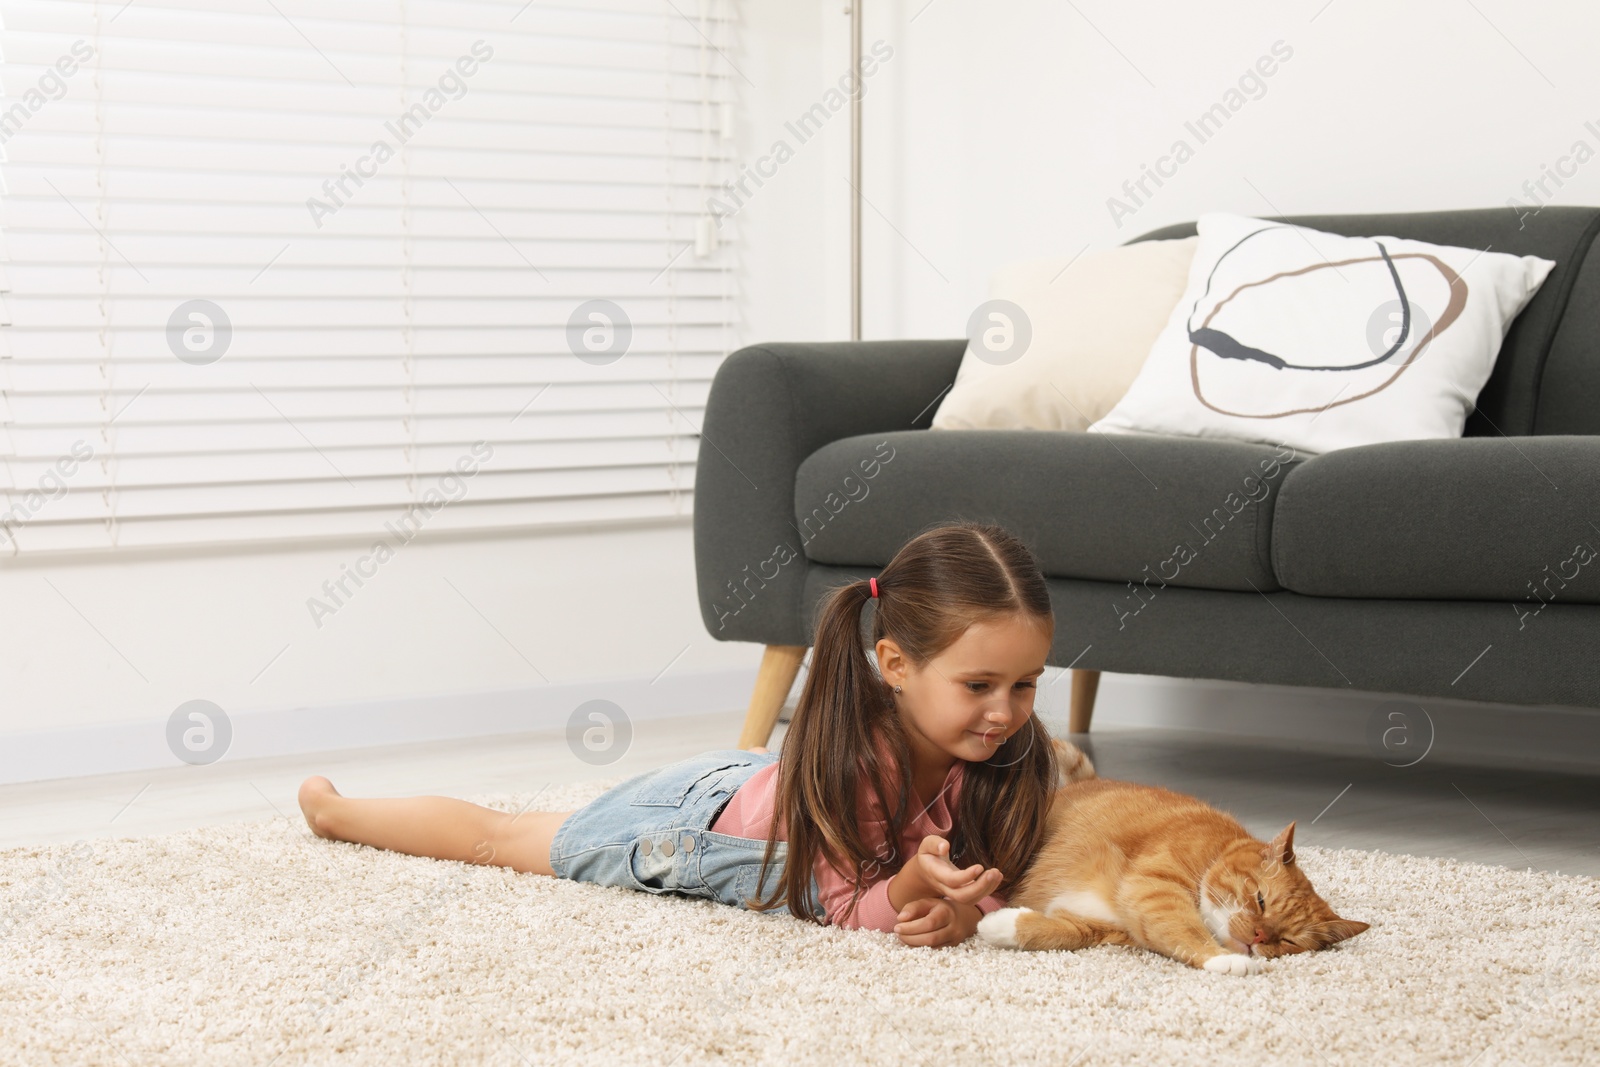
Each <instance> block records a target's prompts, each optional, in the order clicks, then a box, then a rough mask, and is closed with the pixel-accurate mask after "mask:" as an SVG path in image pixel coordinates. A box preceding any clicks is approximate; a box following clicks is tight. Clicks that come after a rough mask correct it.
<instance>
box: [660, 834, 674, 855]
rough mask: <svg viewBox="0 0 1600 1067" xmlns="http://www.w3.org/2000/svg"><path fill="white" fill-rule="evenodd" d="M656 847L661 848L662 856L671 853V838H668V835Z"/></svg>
mask: <svg viewBox="0 0 1600 1067" xmlns="http://www.w3.org/2000/svg"><path fill="white" fill-rule="evenodd" d="M656 847H658V848H659V849H661V854H662V855H663V856H670V855H672V838H670V837H669V838H667V839H666V840H665V841H663V842H661V844H660V845H658V846H656Z"/></svg>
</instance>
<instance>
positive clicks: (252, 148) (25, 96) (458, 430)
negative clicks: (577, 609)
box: [0, 0, 741, 554]
mask: <svg viewBox="0 0 1600 1067" xmlns="http://www.w3.org/2000/svg"><path fill="white" fill-rule="evenodd" d="M732 3H733V0H702V2H700V3H698V4H697V3H695V0H600V2H598V3H588V2H579V0H572V2H571V3H570V4H568V5H567V6H560V5H558V4H554V3H546V2H543V0H536V2H528V3H524V2H523V0H507V2H503V3H502V2H471V0H315V2H312V0H0V16H3V19H4V29H3V31H0V47H3V59H4V67H3V82H4V89H5V99H4V101H3V102H0V142H3V144H4V163H3V177H4V187H3V192H0V209H3V215H0V233H3V239H4V240H3V250H0V255H3V257H4V260H5V262H4V273H3V275H0V289H3V290H4V293H3V294H0V299H3V300H4V303H5V315H4V323H5V325H3V326H0V457H3V463H0V468H3V469H0V487H3V489H4V491H5V493H4V498H3V499H4V504H3V505H0V554H5V553H7V552H30V551H48V550H56V549H104V548H110V547H116V546H133V545H159V544H186V543H200V542H215V541H238V540H254V539H258V538H296V537H307V536H327V535H359V534H364V533H367V532H371V533H373V534H374V535H377V534H380V533H381V532H382V531H384V530H386V529H394V528H396V527H397V526H398V528H401V529H413V530H414V529H420V528H422V527H423V526H424V525H425V526H427V527H428V528H429V529H445V528H485V527H506V526H524V525H528V526H533V525H547V524H566V523H572V522H596V521H611V520H625V519H636V518H645V517H653V516H671V515H681V514H686V513H687V508H688V498H689V495H690V493H691V490H692V480H693V478H692V475H693V464H694V462H695V459H696V455H697V444H698V436H697V435H698V431H699V426H700V418H701V415H702V413H703V410H704V404H705V399H706V395H707V392H708V390H709V387H710V381H711V377H712V375H713V373H714V371H715V369H716V367H717V365H718V363H719V362H720V360H721V359H722V357H723V356H724V355H725V354H726V352H727V351H728V349H729V348H730V347H731V344H732V342H733V335H734V331H735V328H736V325H737V324H736V322H735V320H734V316H735V314H736V310H737V299H736V298H737V294H736V292H735V289H734V286H735V283H736V272H735V268H736V262H735V260H734V258H733V257H734V254H735V250H736V242H735V236H736V233H735V227H734V225H733V223H732V221H731V220H711V219H709V218H708V217H707V211H708V207H707V204H708V200H709V199H710V198H711V197H712V196H713V195H714V194H715V192H716V191H717V189H718V188H719V187H720V186H721V185H722V184H723V182H724V181H726V180H727V179H728V177H729V176H730V174H731V172H732V155H733V153H732V140H731V133H732V131H731V124H732V115H733V109H734V107H735V106H736V104H737V96H738V92H737V88H738V87H737V84H736V83H737V82H738V81H739V80H740V77H741V76H740V75H739V74H738V72H737V70H736V69H735V68H734V67H733V66H732V65H731V60H730V59H729V51H730V50H731V49H732V48H733V46H734V43H735V40H734V38H735V31H736V26H735V23H734V21H733V17H732V16H733V14H734V12H733V10H732V6H731V5H732ZM714 221H720V222H721V225H720V226H719V227H713V226H708V225H707V223H708V222H714ZM697 237H698V242H697Z"/></svg>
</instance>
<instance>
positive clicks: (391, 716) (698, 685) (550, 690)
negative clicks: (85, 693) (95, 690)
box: [0, 668, 756, 784]
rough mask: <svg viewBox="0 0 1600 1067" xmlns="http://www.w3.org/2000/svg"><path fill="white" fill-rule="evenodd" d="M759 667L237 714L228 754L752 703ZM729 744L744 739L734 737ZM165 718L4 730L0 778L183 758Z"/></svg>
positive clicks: (634, 718)
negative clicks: (608, 709)
mask: <svg viewBox="0 0 1600 1067" xmlns="http://www.w3.org/2000/svg"><path fill="white" fill-rule="evenodd" d="M755 677H756V672H755V670H754V669H753V668H751V669H739V670H723V671H702V672H699V673H687V672H686V673H683V674H674V675H671V676H668V677H663V678H659V679H654V680H653V679H650V678H622V679H609V680H605V681H597V682H575V683H570V684H563V685H548V686H537V687H530V688H526V689H507V690H499V691H492V692H481V693H451V694H442V695H437V696H425V697H397V698H394V699H389V700H368V701H360V702H356V703H348V704H336V705H322V706H316V707H291V708H271V709H260V710H253V711H241V712H237V713H229V715H228V719H229V722H230V724H231V726H232V731H233V736H232V739H231V740H230V742H229V744H228V748H227V751H226V752H225V753H224V754H223V756H222V757H221V758H222V759H224V760H244V759H256V758H260V757H263V756H287V755H298V754H301V753H308V752H328V751H335V750H338V749H347V748H368V747H372V746H376V745H390V744H408V743H414V742H419V741H442V740H455V739H460V738H468V737H486V736H493V735H497V734H515V733H529V732H534V731H545V730H549V731H560V730H565V729H566V728H567V723H568V719H569V718H570V717H571V716H572V714H573V712H574V710H575V709H576V708H577V707H578V706H579V705H580V704H583V703H584V702H585V701H589V700H595V699H602V700H609V701H611V702H613V703H615V704H616V705H617V706H618V707H620V708H621V709H622V710H623V712H624V714H626V715H627V717H628V719H629V721H630V722H642V721H645V720H650V719H665V718H671V717H673V716H677V715H694V714H703V713H705V712H708V711H716V710H718V709H730V710H731V709H737V708H743V707H745V706H746V705H747V704H748V703H749V701H750V691H751V689H752V687H753V686H754V685H755ZM728 743H729V746H730V747H732V746H733V745H734V744H736V743H737V738H734V737H730V738H729V740H728ZM182 765H183V764H182V762H181V761H180V760H179V759H178V758H177V757H176V756H175V755H174V754H173V752H172V751H171V750H170V749H169V748H168V747H167V723H166V720H165V719H162V720H156V721H138V722H122V723H104V724H99V725H90V726H77V727H71V728H68V729H62V730H46V731H38V732H32V733H16V734H9V735H0V784H10V783H13V782H33V781H42V780H45V779H50V778H76V777H80V776H84V775H91V774H112V773H116V772H119V771H139V770H151V769H156V768H161V767H177V766H182Z"/></svg>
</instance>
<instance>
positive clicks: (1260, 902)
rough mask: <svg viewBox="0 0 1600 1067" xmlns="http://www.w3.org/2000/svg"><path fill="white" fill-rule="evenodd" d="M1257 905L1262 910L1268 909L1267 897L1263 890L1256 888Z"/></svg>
mask: <svg viewBox="0 0 1600 1067" xmlns="http://www.w3.org/2000/svg"><path fill="white" fill-rule="evenodd" d="M1256 907H1257V908H1259V909H1260V910H1261V911H1263V912H1265V911H1266V910H1267V898H1266V897H1264V896H1262V895H1261V890H1259V889H1258V890H1256Z"/></svg>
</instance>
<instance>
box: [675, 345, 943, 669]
mask: <svg viewBox="0 0 1600 1067" xmlns="http://www.w3.org/2000/svg"><path fill="white" fill-rule="evenodd" d="M966 344H967V343H966V341H965V340H964V339H957V340H953V341H834V342H816V343H793V344H764V345H751V346H750V347H748V348H742V349H740V350H739V351H737V352H735V353H733V354H732V355H731V356H729V357H728V358H727V359H726V360H724V361H723V363H722V365H721V366H720V367H719V368H718V369H717V375H716V378H715V379H714V380H713V381H712V383H711V395H710V397H709V398H708V399H707V401H706V412H705V421H704V423H703V425H702V428H701V430H702V432H701V435H700V436H701V444H702V447H701V449H700V452H699V459H698V462H697V463H696V465H695V491H694V561H695V584H696V587H697V588H698V591H699V595H700V616H701V618H702V620H704V622H705V626H706V630H707V631H708V632H709V633H710V634H711V636H712V637H715V638H717V639H718V640H719V641H758V642H761V643H762V644H778V645H808V644H810V643H811V635H810V633H809V628H808V626H807V623H806V620H804V619H802V618H801V612H800V605H801V603H802V600H801V594H802V591H803V589H804V584H805V575H806V568H807V564H806V560H805V554H804V550H803V547H802V545H801V542H800V536H799V534H798V533H797V532H796V531H795V528H794V521H795V514H794V485H795V472H796V471H797V470H798V469H799V468H800V464H801V462H802V461H803V460H804V459H805V458H806V457H807V456H809V455H811V453H813V452H815V451H816V450H817V449H819V448H821V447H822V446H823V445H825V444H827V443H829V442H830V441H837V440H839V439H840V438H844V437H853V436H855V435H857V434H868V433H878V432H882V431H889V430H911V429H927V428H928V426H929V425H930V424H931V423H932V421H933V413H934V411H935V410H937V408H938V404H937V401H938V400H940V399H941V398H942V397H943V396H944V394H945V392H946V391H947V390H948V389H949V388H950V386H951V384H952V383H953V382H954V381H955V377H956V370H957V369H958V368H959V367H960V365H961V356H962V353H963V352H964V351H965V350H966Z"/></svg>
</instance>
